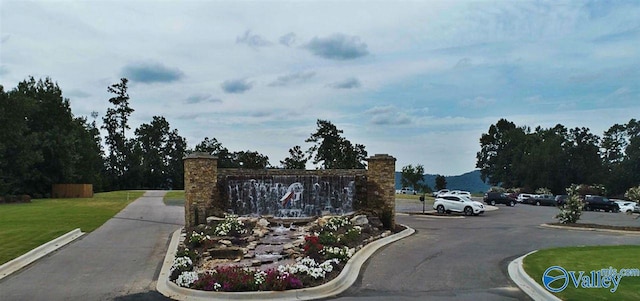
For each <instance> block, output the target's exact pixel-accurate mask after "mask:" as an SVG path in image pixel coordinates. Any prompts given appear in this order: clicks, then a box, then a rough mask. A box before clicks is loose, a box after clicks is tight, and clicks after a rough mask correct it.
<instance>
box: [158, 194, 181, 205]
mask: <svg viewBox="0 0 640 301" xmlns="http://www.w3.org/2000/svg"><path fill="white" fill-rule="evenodd" d="M162 201H163V202H164V204H165V205H167V206H184V190H171V191H169V192H167V194H165V195H164V198H163V199H162Z"/></svg>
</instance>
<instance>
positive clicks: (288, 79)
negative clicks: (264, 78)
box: [269, 71, 316, 87]
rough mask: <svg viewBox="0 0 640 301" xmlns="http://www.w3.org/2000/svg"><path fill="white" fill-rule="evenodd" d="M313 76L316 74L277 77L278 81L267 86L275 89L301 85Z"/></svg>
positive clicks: (306, 73) (302, 73) (305, 73)
mask: <svg viewBox="0 0 640 301" xmlns="http://www.w3.org/2000/svg"><path fill="white" fill-rule="evenodd" d="M315 75H316V73H315V72H313V71H309V72H296V73H290V74H287V75H283V76H279V77H278V79H277V80H275V81H273V82H272V83H270V84H269V86H272V87H277V86H288V85H291V84H301V83H304V82H306V81H308V80H309V79H311V78H312V77H314V76H315Z"/></svg>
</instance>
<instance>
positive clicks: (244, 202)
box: [225, 176, 356, 218]
mask: <svg viewBox="0 0 640 301" xmlns="http://www.w3.org/2000/svg"><path fill="white" fill-rule="evenodd" d="M225 181H226V188H227V195H228V197H229V199H228V201H229V204H230V209H231V211H233V213H234V214H238V215H256V216H261V215H272V216H275V217H280V218H299V217H307V216H320V215H324V214H346V213H349V212H352V211H353V200H354V198H355V191H356V189H355V176H261V177H250V176H226V177H225Z"/></svg>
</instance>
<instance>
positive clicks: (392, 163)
mask: <svg viewBox="0 0 640 301" xmlns="http://www.w3.org/2000/svg"><path fill="white" fill-rule="evenodd" d="M367 161H368V162H369V168H368V171H367V182H368V184H367V186H368V187H367V204H368V205H369V206H372V207H373V208H370V209H372V210H374V211H376V212H377V213H378V214H379V218H380V221H382V224H383V225H384V227H385V228H386V229H390V230H391V229H393V228H395V224H396V223H395V214H396V194H395V186H396V176H395V173H396V158H394V157H392V156H389V155H387V154H376V155H375V156H373V157H370V158H368V159H367Z"/></svg>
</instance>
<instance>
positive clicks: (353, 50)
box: [305, 33, 369, 60]
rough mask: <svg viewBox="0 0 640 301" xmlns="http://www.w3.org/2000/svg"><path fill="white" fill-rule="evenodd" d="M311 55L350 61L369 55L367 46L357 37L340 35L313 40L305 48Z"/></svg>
mask: <svg viewBox="0 0 640 301" xmlns="http://www.w3.org/2000/svg"><path fill="white" fill-rule="evenodd" d="M305 47H306V48H307V49H309V51H311V53H313V54H314V55H317V56H319V57H323V58H326V59H332V60H352V59H357V58H359V57H363V56H366V55H368V54H369V51H368V50H367V44H366V43H364V42H362V41H360V38H359V37H356V36H347V35H344V34H341V33H337V34H333V35H331V36H329V37H326V38H318V37H315V38H313V39H312V40H311V41H310V42H309V43H308V44H307V45H306V46H305Z"/></svg>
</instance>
